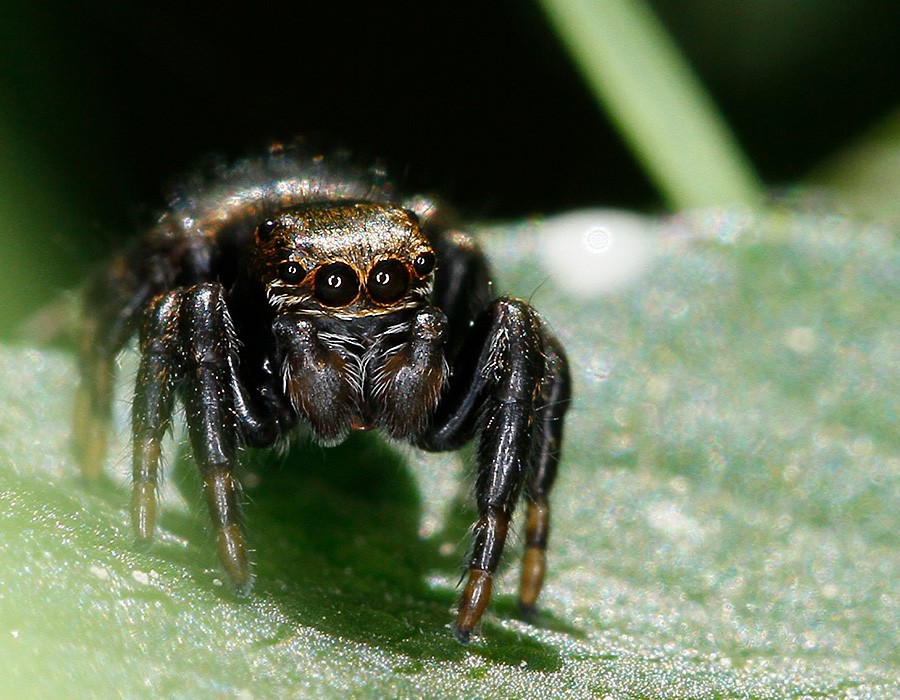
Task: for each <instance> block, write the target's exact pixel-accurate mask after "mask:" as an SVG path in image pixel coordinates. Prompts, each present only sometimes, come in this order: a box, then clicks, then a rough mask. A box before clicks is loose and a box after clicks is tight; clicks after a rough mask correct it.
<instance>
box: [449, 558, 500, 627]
mask: <svg viewBox="0 0 900 700" xmlns="http://www.w3.org/2000/svg"><path fill="white" fill-rule="evenodd" d="M493 581H494V579H493V576H492V575H491V574H490V573H488V572H487V571H482V570H481V569H469V581H468V583H467V584H466V589H465V590H464V591H463V594H462V598H461V599H460V601H459V612H458V615H457V618H456V626H455V627H454V634H455V636H456V638H457V640H459V641H460V642H461V643H463V644H467V643H468V642H469V639H470V638H471V636H472V630H473V629H474V628H475V625H477V624H478V621H479V620H481V616H482V615H484V611H485V610H487V607H488V603H489V602H490V600H491V587H492V586H493Z"/></svg>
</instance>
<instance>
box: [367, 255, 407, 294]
mask: <svg viewBox="0 0 900 700" xmlns="http://www.w3.org/2000/svg"><path fill="white" fill-rule="evenodd" d="M366 288H367V289H368V290H369V296H370V297H372V299H374V300H375V301H376V302H378V303H379V304H393V303H394V302H395V301H398V300H400V299H401V298H403V295H404V294H406V290H407V289H409V272H408V271H407V269H406V265H404V264H403V263H402V262H400V261H399V260H381V261H380V262H377V263H375V267H373V268H372V271H371V272H370V273H369V280H368V282H367V284H366Z"/></svg>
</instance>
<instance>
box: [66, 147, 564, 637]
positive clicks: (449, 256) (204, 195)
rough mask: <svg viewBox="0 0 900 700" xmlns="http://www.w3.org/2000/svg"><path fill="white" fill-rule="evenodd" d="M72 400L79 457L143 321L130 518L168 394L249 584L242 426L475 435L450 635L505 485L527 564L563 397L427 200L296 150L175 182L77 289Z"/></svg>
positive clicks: (530, 597) (550, 344)
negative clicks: (522, 518) (462, 577)
mask: <svg viewBox="0 0 900 700" xmlns="http://www.w3.org/2000/svg"><path fill="white" fill-rule="evenodd" d="M85 321H86V324H85V333H84V336H83V342H82V346H81V375H82V381H81V385H80V388H79V392H78V396H77V401H76V409H75V411H76V430H75V436H76V448H77V450H78V455H79V459H80V462H81V465H82V470H83V472H84V474H85V475H86V476H88V477H95V476H97V475H98V474H99V473H100V470H101V467H102V464H103V462H104V460H105V450H106V438H107V431H108V426H109V417H110V407H111V401H112V383H113V381H112V376H113V367H114V360H115V356H116V354H117V353H118V352H119V351H120V350H121V349H122V347H123V346H124V344H125V343H126V342H127V341H128V339H129V338H130V337H131V336H132V335H133V334H134V333H136V332H138V331H139V332H140V351H141V364H140V369H139V371H138V376H137V382H136V387H135V393H134V404H133V409H132V433H133V441H134V452H133V460H132V472H133V494H132V507H131V513H132V522H133V525H134V528H135V531H136V533H137V536H138V538H139V539H142V540H147V539H149V538H150V537H152V535H153V530H154V528H155V523H156V490H157V484H158V480H159V463H160V442H161V440H162V437H163V435H164V433H165V431H166V430H167V428H168V426H169V423H170V421H171V419H172V413H173V404H174V401H175V399H176V397H177V398H178V399H179V400H180V401H181V403H182V404H183V405H184V408H185V417H186V421H187V425H188V433H189V436H190V441H191V446H192V450H193V455H194V458H195V460H196V462H197V466H198V468H199V469H200V472H201V475H202V477H203V483H204V488H205V493H206V496H207V501H208V504H209V509H210V513H211V515H212V519H213V523H214V525H215V531H216V537H217V542H218V549H219V556H220V558H221V560H222V563H223V565H224V567H225V570H226V572H227V573H228V575H229V577H230V578H231V580H232V581H233V582H234V584H235V585H236V587H237V588H238V590H240V591H247V590H249V588H250V585H251V582H252V574H251V567H250V563H249V561H248V558H247V547H246V544H245V541H244V535H243V532H242V529H241V522H240V505H241V498H240V484H239V483H238V481H237V480H236V478H235V476H234V472H235V467H236V464H237V457H238V451H239V449H240V447H241V446H243V445H252V446H260V447H262V446H269V445H272V444H274V443H275V442H276V441H278V440H279V439H280V438H282V437H284V436H286V435H287V434H288V433H289V432H290V431H292V430H293V429H294V428H295V427H297V426H298V424H305V425H307V426H308V427H309V428H310V430H311V431H312V433H313V434H314V436H315V437H316V438H317V439H318V440H320V441H321V442H323V443H326V444H334V443H337V442H340V441H341V440H342V439H343V438H344V437H345V436H346V435H347V433H348V432H349V431H351V430H365V429H370V428H380V429H382V430H383V431H384V432H386V433H387V434H388V435H389V436H391V437H393V438H395V439H401V440H404V441H407V442H410V443H412V444H414V445H417V446H419V447H421V448H423V449H426V450H452V449H457V448H459V447H460V446H462V445H463V444H464V443H466V442H468V441H469V440H470V439H472V438H473V437H476V436H477V438H478V440H479V448H478V451H477V458H476V460H477V464H476V483H475V492H476V500H477V505H478V510H479V517H478V520H477V522H476V523H475V527H474V534H473V544H472V549H471V555H470V559H469V562H468V566H469V573H468V581H467V584H466V587H465V589H464V591H463V594H462V598H461V601H460V604H459V612H458V617H457V621H456V634H457V637H458V638H459V639H460V640H463V641H465V640H468V638H469V636H470V634H471V632H472V629H473V628H474V626H475V625H476V623H477V622H478V620H479V619H480V618H481V616H482V614H483V613H484V611H485V609H486V608H487V605H488V602H489V599H490V593H491V584H492V579H493V575H494V572H495V570H496V568H497V565H498V563H499V560H500V555H501V553H502V551H503V547H504V543H505V541H506V535H507V530H508V526H509V522H510V518H511V516H512V512H513V507H514V506H515V504H516V502H517V500H518V498H519V495H520V493H522V492H523V491H524V498H525V500H526V503H527V513H526V523H525V559H524V562H523V566H522V578H521V586H520V593H519V600H520V604H521V606H522V608H523V609H524V610H525V611H526V612H527V611H530V610H532V609H533V608H534V605H535V602H536V599H537V596H538V593H539V592H540V588H541V584H542V581H543V577H544V571H545V568H546V565H545V550H546V545H547V534H548V530H549V522H550V511H549V504H548V495H549V492H550V489H551V487H552V485H553V481H554V478H555V476H556V468H557V463H558V461H559V454H560V443H561V440H562V429H563V415H564V413H565V411H566V409H567V407H568V402H569V391H570V389H569V376H568V368H567V365H566V359H565V355H564V353H563V351H562V348H561V347H560V346H559V343H558V342H557V341H556V339H555V338H554V337H553V336H552V335H551V334H550V333H549V332H548V331H547V330H546V328H545V326H544V324H543V323H542V322H541V319H540V318H539V316H538V315H537V313H536V312H535V311H534V310H533V309H532V308H531V307H530V306H529V305H528V304H526V303H525V302H522V301H519V300H516V299H510V298H498V299H493V298H492V297H491V294H490V278H489V275H488V269H487V264H486V262H485V260H484V258H483V256H482V255H481V253H480V251H479V250H478V249H477V247H475V245H474V244H473V243H472V241H471V240H470V239H469V238H468V237H467V236H465V235H463V234H461V233H459V232H458V231H455V230H452V229H450V228H449V227H448V225H447V222H446V221H445V220H444V216H443V215H442V214H441V213H440V212H439V211H438V209H437V208H436V206H435V205H434V203H433V202H430V201H428V200H426V199H424V198H421V197H414V198H408V199H403V198H400V197H397V196H396V195H395V194H394V192H393V189H392V188H391V187H390V185H389V183H387V182H386V181H385V180H384V178H383V175H381V174H380V173H379V172H377V171H362V170H359V169H355V168H353V167H351V166H350V165H348V164H347V163H345V162H343V161H341V160H340V159H332V160H325V159H322V158H320V157H315V158H309V157H304V156H302V155H300V154H298V153H297V152H296V151H294V150H293V149H287V150H286V149H278V148H277V149H273V150H272V151H271V152H270V153H269V154H267V155H266V156H264V157H262V158H259V159H251V160H247V161H244V162H242V163H239V164H238V165H236V166H232V167H228V168H225V167H219V168H218V169H217V172H216V173H215V175H214V176H213V177H210V178H207V179H201V178H198V179H197V180H196V181H192V182H189V183H187V184H186V185H185V186H184V188H183V190H182V191H181V192H179V193H178V194H177V196H175V197H174V198H173V201H172V204H171V205H170V207H169V209H168V210H167V211H166V212H165V213H164V214H163V215H162V216H160V218H159V220H158V221H157V223H156V224H155V225H154V226H153V227H151V229H150V230H149V231H148V232H147V233H146V234H145V235H144V237H142V238H141V239H139V240H138V241H137V242H136V243H135V244H134V245H133V246H132V247H131V248H130V249H129V250H127V251H126V252H125V253H123V254H122V255H121V256H119V257H118V258H117V259H116V260H115V262H114V263H113V264H112V265H111V266H110V267H109V268H108V270H107V272H106V273H105V274H103V275H101V276H99V277H98V278H97V279H96V280H95V282H94V283H93V284H92V285H91V286H90V288H89V291H88V298H87V303H86V304H85Z"/></svg>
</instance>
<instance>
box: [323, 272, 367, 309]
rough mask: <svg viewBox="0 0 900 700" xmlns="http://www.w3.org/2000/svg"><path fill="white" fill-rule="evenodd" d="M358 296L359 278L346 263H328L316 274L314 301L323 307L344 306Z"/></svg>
mask: <svg viewBox="0 0 900 700" xmlns="http://www.w3.org/2000/svg"><path fill="white" fill-rule="evenodd" d="M358 294H359V277H357V276H356V272H354V270H353V268H352V267H350V266H349V265H348V264H347V263H342V262H335V263H328V264H327V265H322V267H320V268H319V269H318V271H317V272H316V299H318V300H319V301H320V302H322V303H323V304H325V306H346V305H347V304H349V303H350V302H351V301H353V300H354V299H356V297H357V295H358Z"/></svg>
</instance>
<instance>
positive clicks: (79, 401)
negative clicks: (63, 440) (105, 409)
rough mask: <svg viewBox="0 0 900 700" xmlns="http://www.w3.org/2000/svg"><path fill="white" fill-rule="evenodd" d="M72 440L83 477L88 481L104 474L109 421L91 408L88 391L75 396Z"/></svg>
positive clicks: (95, 479)
mask: <svg viewBox="0 0 900 700" xmlns="http://www.w3.org/2000/svg"><path fill="white" fill-rule="evenodd" d="M72 440H73V442H74V447H75V455H76V457H77V459H78V466H79V467H81V475H82V477H84V478H85V479H86V480H87V481H97V479H99V478H100V477H101V476H102V475H103V466H104V464H105V463H106V447H107V441H108V440H109V421H108V420H107V418H106V417H105V416H102V415H99V414H98V413H96V412H95V411H93V410H92V409H91V407H90V405H89V399H88V396H87V393H86V392H83V391H79V392H78V395H77V396H76V397H75V422H74V430H73V434H72Z"/></svg>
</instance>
